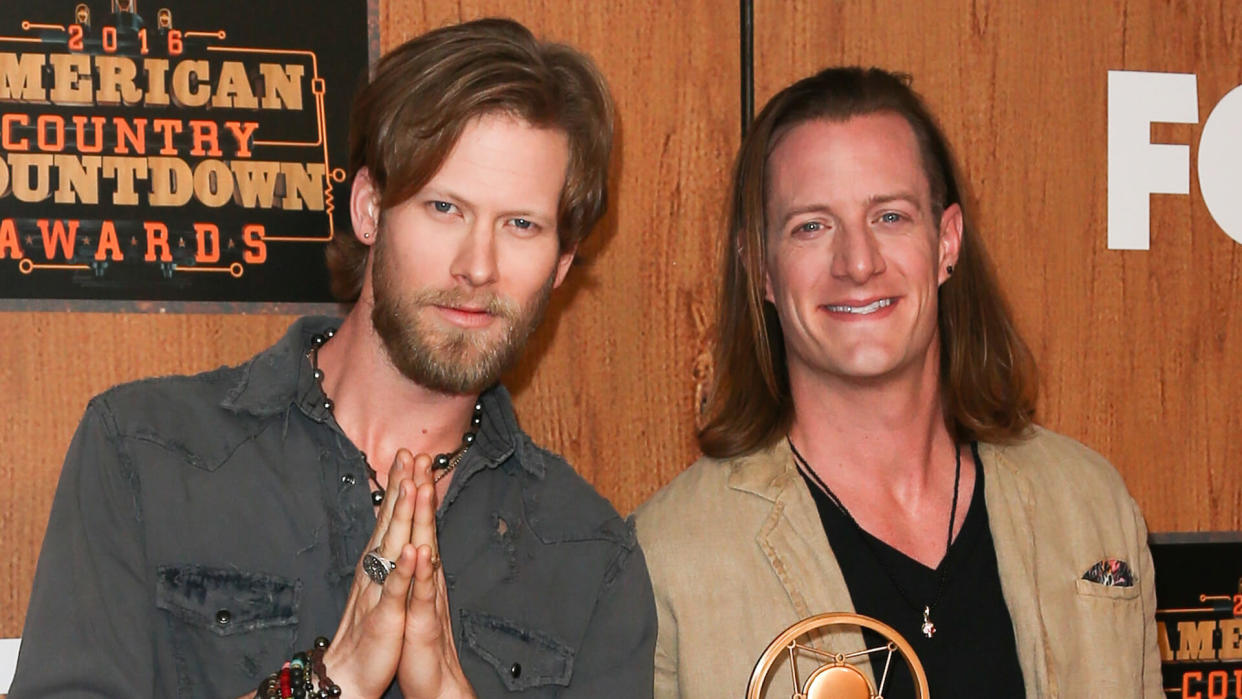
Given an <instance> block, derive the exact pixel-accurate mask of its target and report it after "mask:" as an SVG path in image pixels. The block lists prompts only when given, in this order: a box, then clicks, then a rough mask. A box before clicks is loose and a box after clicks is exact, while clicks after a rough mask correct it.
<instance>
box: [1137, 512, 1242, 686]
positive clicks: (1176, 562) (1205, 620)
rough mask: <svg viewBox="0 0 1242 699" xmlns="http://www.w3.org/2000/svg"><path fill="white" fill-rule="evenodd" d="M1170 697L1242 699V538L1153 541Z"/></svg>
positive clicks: (1179, 536)
mask: <svg viewBox="0 0 1242 699" xmlns="http://www.w3.org/2000/svg"><path fill="white" fill-rule="evenodd" d="M1151 555H1152V559H1153V560H1154V561H1155V565H1156V606H1157V609H1156V639H1157V642H1158V644H1159V646H1160V659H1161V661H1162V662H1163V665H1164V691H1165V696H1167V697H1169V698H1170V699H1221V698H1223V697H1231V698H1232V697H1242V532H1196V533H1171V534H1152V535H1151Z"/></svg>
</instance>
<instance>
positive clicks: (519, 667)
mask: <svg viewBox="0 0 1242 699" xmlns="http://www.w3.org/2000/svg"><path fill="white" fill-rule="evenodd" d="M461 622H462V640H463V641H464V642H465V646H466V648H468V649H469V650H470V651H472V652H473V653H474V654H475V655H477V656H478V657H480V658H482V659H483V661H484V662H486V663H487V665H488V666H490V667H491V668H492V669H494V670H495V671H496V674H497V675H498V677H499V679H500V682H501V684H503V685H504V687H505V688H506V689H508V690H509V691H510V692H526V693H527V694H526V695H527V696H544V695H545V694H546V695H547V696H552V695H553V694H554V692H555V691H556V690H555V688H556V687H565V686H568V685H569V680H570V678H571V676H572V675H573V667H574V655H575V651H574V649H573V648H571V647H569V646H568V645H566V644H565V643H563V642H561V641H559V640H557V639H556V638H554V637H552V636H551V635H549V634H546V633H543V632H540V631H537V630H534V629H531V628H529V627H527V626H524V625H522V624H519V623H518V622H515V621H513V620H510V619H505V618H503V617H498V616H493V615H491V614H484V613H482V612H474V611H470V610H467V609H463V610H462V611H461ZM541 690H542V691H541Z"/></svg>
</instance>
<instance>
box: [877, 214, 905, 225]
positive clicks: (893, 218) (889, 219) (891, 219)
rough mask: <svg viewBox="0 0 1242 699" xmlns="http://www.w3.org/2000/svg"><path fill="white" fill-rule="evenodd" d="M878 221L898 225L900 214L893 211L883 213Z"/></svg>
mask: <svg viewBox="0 0 1242 699" xmlns="http://www.w3.org/2000/svg"><path fill="white" fill-rule="evenodd" d="M880 220H881V221H883V222H884V223H899V222H900V221H901V214H899V213H897V212H895V211H885V212H884V213H882V214H880Z"/></svg>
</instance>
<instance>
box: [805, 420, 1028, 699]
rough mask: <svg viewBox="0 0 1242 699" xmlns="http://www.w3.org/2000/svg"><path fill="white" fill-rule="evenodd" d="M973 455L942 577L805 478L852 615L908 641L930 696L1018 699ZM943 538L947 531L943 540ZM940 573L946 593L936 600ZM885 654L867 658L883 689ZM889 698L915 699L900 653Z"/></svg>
mask: <svg viewBox="0 0 1242 699" xmlns="http://www.w3.org/2000/svg"><path fill="white" fill-rule="evenodd" d="M971 453H972V454H973V456H974V465H975V486H974V489H973V492H972V494H971V498H970V508H969V509H968V510H967V512H966V518H965V520H964V521H963V522H962V528H961V529H960V530H959V531H958V535H957V538H956V539H954V540H953V543H952V545H951V546H950V547H949V551H948V553H947V554H946V555H945V557H944V559H943V560H942V561H941V562H940V567H939V568H937V569H936V570H932V569H931V568H928V567H927V566H925V565H923V564H922V563H919V562H918V561H916V560H914V559H912V558H910V557H909V556H906V555H905V554H904V553H902V552H900V551H898V550H897V549H895V548H893V547H891V546H889V545H888V544H886V543H884V542H883V541H881V540H879V539H877V538H875V537H874V536H872V535H871V534H869V533H867V532H865V531H863V530H862V529H861V528H859V527H858V526H856V525H855V524H854V523H853V521H852V520H851V519H849V517H848V516H847V515H846V514H845V513H844V512H842V511H841V509H840V508H839V507H837V505H835V504H833V502H832V501H831V500H829V499H828V496H827V495H825V494H824V493H823V491H821V490H820V489H819V487H818V486H817V485H816V484H815V483H814V482H812V481H811V480H810V479H809V478H807V476H806V475H805V474H803V480H804V482H805V483H806V486H807V488H808V489H809V490H810V491H811V496H812V497H813V498H814V499H815V505H816V507H817V508H818V509H819V517H820V520H821V521H822V522H823V525H824V531H825V533H826V534H827V535H828V542H829V543H830V544H831V545H832V551H833V553H834V554H835V555H836V558H837V563H838V564H840V566H841V571H842V573H843V574H844V575H845V584H846V586H847V587H848V588H849V591H850V597H851V599H852V600H853V602H854V610H855V611H856V612H857V613H859V614H863V615H866V616H869V617H873V618H876V619H879V620H880V621H883V622H884V623H886V624H888V625H889V626H891V627H893V628H894V629H896V630H897V632H898V633H900V634H901V635H902V636H903V637H904V638H905V639H906V640H907V641H909V643H910V645H911V646H912V647H913V648H914V651H915V653H916V654H917V655H918V657H919V660H920V661H921V662H922V663H923V668H924V671H925V672H926V673H927V683H928V687H929V689H930V691H931V696H933V697H936V699H945V698H946V697H970V698H972V699H973V698H975V697H1021V696H1023V695H1024V692H1025V690H1024V689H1023V683H1022V668H1021V667H1020V666H1019V664H1018V649H1017V644H1016V642H1015V641H1014V635H1013V624H1012V622H1011V621H1010V619H1009V609H1008V608H1007V607H1006V606H1005V599H1004V597H1003V596H1002V594H1001V586H1000V573H999V571H998V569H997V566H996V549H995V547H994V546H993V545H992V532H991V529H990V528H989V527H988V512H987V505H986V503H985V502H984V497H983V468H982V464H981V463H980V461H979V451H978V448H977V447H976V446H975V445H972V446H971ZM941 526H943V525H941ZM945 535H947V532H945V531H943V530H942V531H941V532H940V536H945ZM942 571H943V573H944V576H945V578H944V589H943V592H941V593H940V597H939V600H937V589H938V588H939V587H940V585H941V582H940V576H941V572H942ZM894 580H895V581H896V584H897V585H898V586H900V587H899V588H898V587H895V586H894ZM933 602H934V604H933ZM924 605H930V606H931V621H932V623H933V624H935V626H936V632H935V635H934V636H933V637H932V638H926V637H925V636H924V635H923V633H922V625H923V606H924ZM863 637H864V640H865V641H866V643H867V647H868V648H875V647H878V646H881V645H883V641H881V640H880V636H879V634H876V633H874V632H871V631H864V633H863ZM840 650H842V651H845V650H852V649H840ZM886 655H887V654H886V653H884V652H879V653H875V654H873V655H872V656H871V658H872V663H873V665H872V667H873V669H874V671H875V678H876V682H877V683H878V682H879V681H880V676H881V674H882V673H883V672H884V659H885V656H886ZM883 695H884V697H885V699H906V698H908V697H914V696H915V693H914V687H913V683H912V682H911V678H910V674H909V671H908V670H907V669H906V667H905V664H904V663H903V662H901V660H900V659H899V658H898V655H897V654H894V655H893V661H892V664H891V666H890V669H889V673H888V680H887V682H886V685H885V687H884V691H883Z"/></svg>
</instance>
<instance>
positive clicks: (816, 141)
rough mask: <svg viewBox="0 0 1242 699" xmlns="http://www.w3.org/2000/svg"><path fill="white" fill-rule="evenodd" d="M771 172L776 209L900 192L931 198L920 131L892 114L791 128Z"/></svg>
mask: <svg viewBox="0 0 1242 699" xmlns="http://www.w3.org/2000/svg"><path fill="white" fill-rule="evenodd" d="M766 170H767V179H768V183H767V184H768V187H767V200H768V201H767V203H768V205H769V206H770V207H776V208H781V207H783V206H797V205H803V204H807V203H811V202H812V201H821V202H822V203H831V201H833V200H845V199H855V198H863V199H865V198H872V197H882V196H886V195H890V194H894V193H898V192H910V193H914V194H916V195H918V197H919V199H920V200H921V202H922V203H924V204H927V203H929V200H930V197H931V195H930V185H929V183H928V181H927V174H926V172H925V171H924V168H923V158H922V154H921V151H920V149H919V145H918V140H917V139H916V138H915V135H914V130H913V129H912V128H910V124H909V123H907V122H906V120H905V119H904V118H903V117H901V116H900V115H898V114H894V113H891V112H878V113H874V114H866V115H861V116H856V117H851V118H849V119H847V120H845V121H828V120H825V119H815V120H812V121H806V122H802V123H800V124H797V125H794V126H792V127H789V128H788V129H787V130H786V131H785V132H784V133H782V134H780V135H779V136H778V137H777V140H776V144H775V146H774V147H773V148H772V151H771V154H770V155H769V156H768V166H767V168H766Z"/></svg>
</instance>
